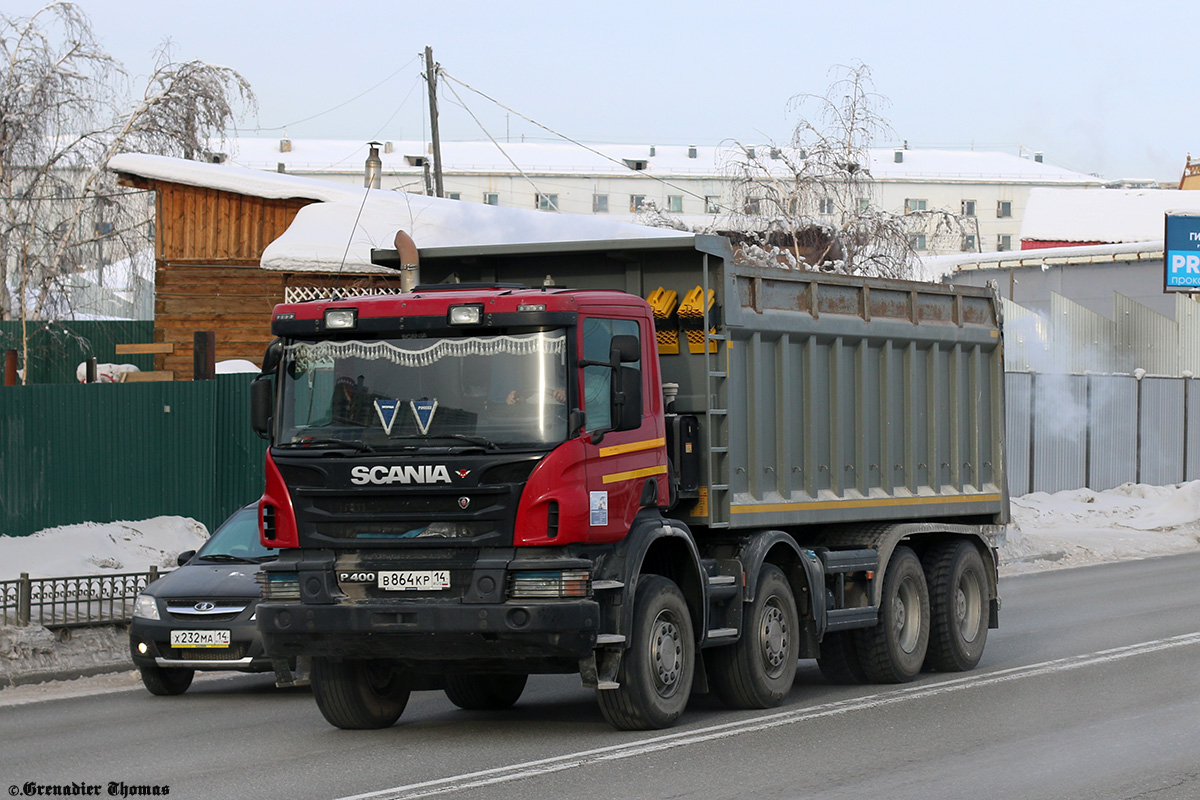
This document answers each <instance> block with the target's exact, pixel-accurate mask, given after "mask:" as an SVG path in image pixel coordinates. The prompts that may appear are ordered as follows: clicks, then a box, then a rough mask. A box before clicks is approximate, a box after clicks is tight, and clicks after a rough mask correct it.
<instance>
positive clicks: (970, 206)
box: [962, 200, 975, 217]
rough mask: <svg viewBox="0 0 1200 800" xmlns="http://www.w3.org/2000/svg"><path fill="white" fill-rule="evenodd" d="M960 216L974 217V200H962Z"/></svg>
mask: <svg viewBox="0 0 1200 800" xmlns="http://www.w3.org/2000/svg"><path fill="white" fill-rule="evenodd" d="M962 215H963V216H964V217H973V216H975V201H974V200H963V201H962Z"/></svg>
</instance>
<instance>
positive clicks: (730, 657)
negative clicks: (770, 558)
mask: <svg viewBox="0 0 1200 800" xmlns="http://www.w3.org/2000/svg"><path fill="white" fill-rule="evenodd" d="M799 633H800V617H799V614H797V613H796V598H795V597H794V595H793V594H792V587H791V586H790V585H789V584H788V582H787V578H786V577H784V574H783V571H782V570H780V569H779V567H777V566H775V565H774V564H765V565H763V568H762V571H761V572H760V573H759V576H758V589H757V591H756V592H755V596H754V602H753V603H750V604H748V605H747V606H746V607H745V610H744V611H743V613H742V637H741V638H740V639H738V641H737V642H736V643H734V644H731V645H726V646H725V647H715V648H713V649H711V650H709V651H708V652H707V653H706V657H707V659H708V660H707V663H706V666H707V667H708V679H709V681H710V682H711V683H712V686H713V689H714V690H715V691H716V693H717V695H718V696H719V697H720V698H721V700H722V701H723V702H724V703H725V705H727V706H729V707H730V708H772V707H774V706H777V705H779V703H780V702H781V701H782V700H783V698H785V697H787V693H788V692H790V691H791V689H792V681H793V680H794V679H795V677H796V661H797V659H798V658H799V657H800V639H799V638H798V637H799Z"/></svg>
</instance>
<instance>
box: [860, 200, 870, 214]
mask: <svg viewBox="0 0 1200 800" xmlns="http://www.w3.org/2000/svg"><path fill="white" fill-rule="evenodd" d="M870 210H871V201H870V200H868V199H867V198H865V197H860V198H858V213H860V214H865V213H867V212H868V211H870Z"/></svg>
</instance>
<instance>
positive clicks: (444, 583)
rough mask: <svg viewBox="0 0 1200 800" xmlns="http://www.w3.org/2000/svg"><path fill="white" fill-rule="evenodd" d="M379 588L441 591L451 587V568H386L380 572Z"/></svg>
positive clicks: (397, 590) (402, 590)
mask: <svg viewBox="0 0 1200 800" xmlns="http://www.w3.org/2000/svg"><path fill="white" fill-rule="evenodd" d="M379 588H380V589H387V590H388V591H392V592H405V591H416V592H440V591H441V590H442V589H449V588H450V570H446V569H426V570H390V571H389V570H384V571H380V573H379Z"/></svg>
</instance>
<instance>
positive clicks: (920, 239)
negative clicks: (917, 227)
mask: <svg viewBox="0 0 1200 800" xmlns="http://www.w3.org/2000/svg"><path fill="white" fill-rule="evenodd" d="M908 246H909V247H911V248H912V249H913V250H924V249H925V234H923V233H916V234H913V235H912V236H909V237H908Z"/></svg>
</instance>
